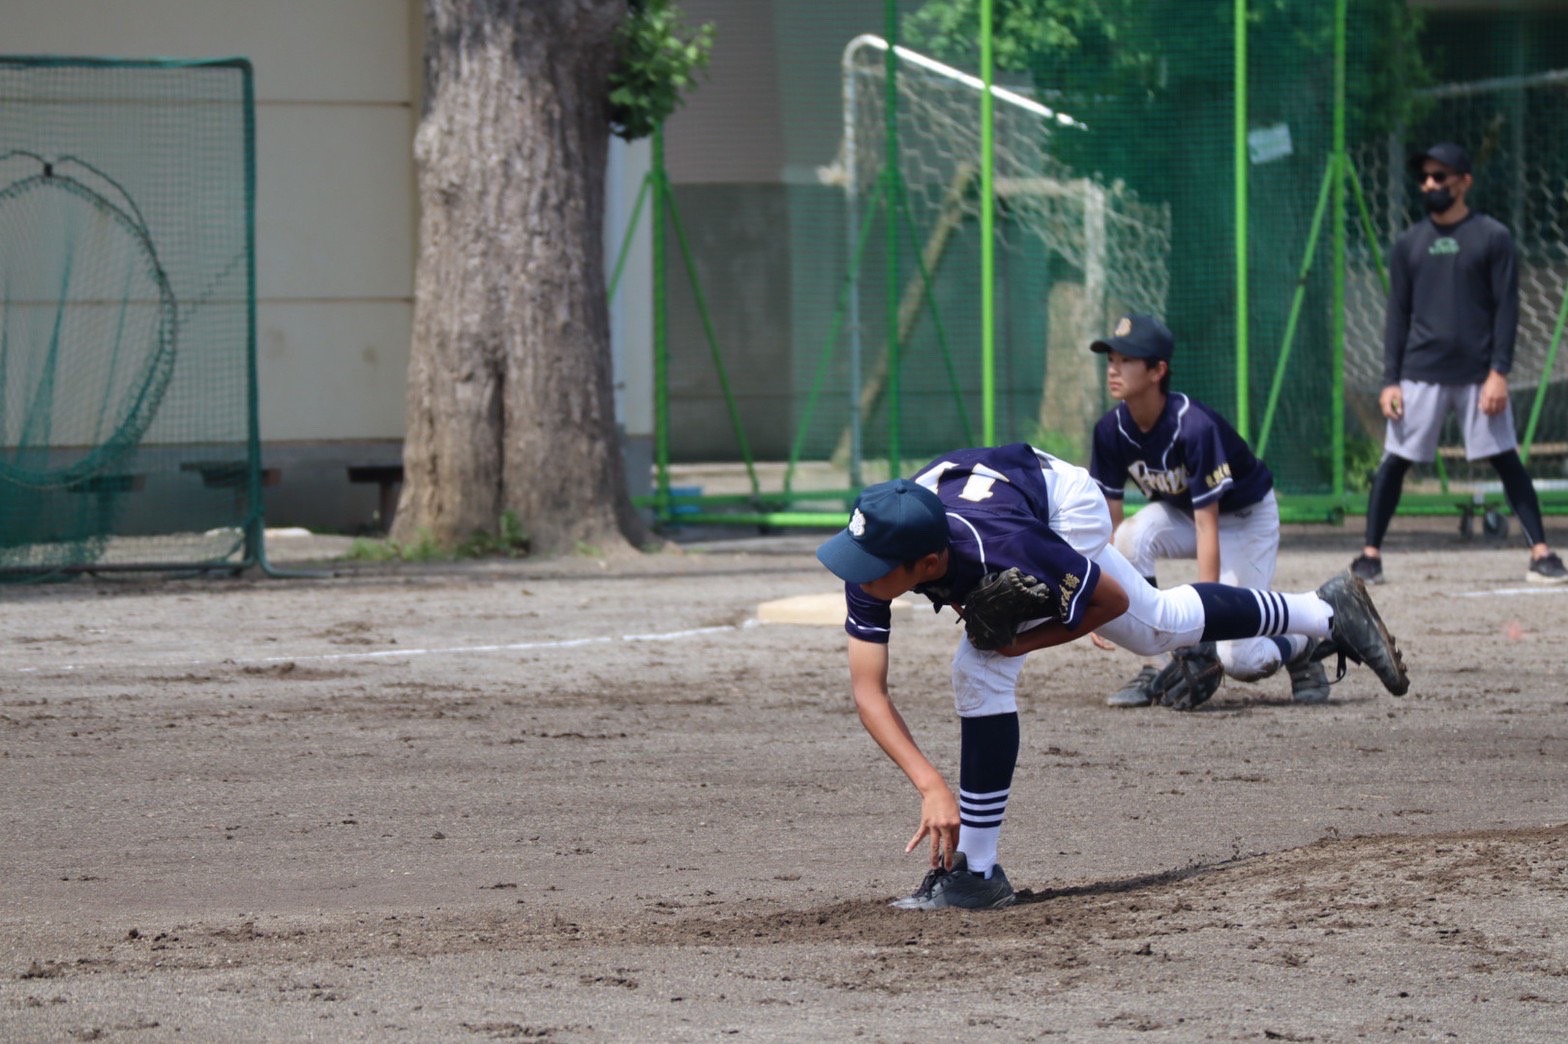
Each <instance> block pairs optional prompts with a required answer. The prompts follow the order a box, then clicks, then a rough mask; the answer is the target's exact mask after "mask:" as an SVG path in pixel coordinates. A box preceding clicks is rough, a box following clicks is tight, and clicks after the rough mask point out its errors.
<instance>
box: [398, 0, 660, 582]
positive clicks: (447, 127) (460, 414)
mask: <svg viewBox="0 0 1568 1044" xmlns="http://www.w3.org/2000/svg"><path fill="white" fill-rule="evenodd" d="M626 10H627V4H626V0H425V24H426V41H425V72H426V88H425V91H426V93H425V112H424V116H423V119H422V121H421V123H420V126H419V131H418V134H417V135H416V138H415V145H414V151H415V158H416V161H417V165H418V172H419V199H420V205H421V207H422V213H421V218H420V234H419V263H418V270H417V274H416V278H415V290H414V332H413V345H412V357H411V360H410V363H409V382H408V437H407V442H406V443H405V445H404V450H403V463H404V476H405V478H404V484H403V492H402V499H401V501H400V503H399V505H398V510H397V516H396V519H397V521H396V524H395V527H394V530H393V534H392V536H393V538H394V539H395V540H398V541H402V542H407V541H410V540H412V539H414V538H415V537H416V536H417V535H418V534H419V533H421V532H422V531H424V532H428V533H429V534H430V535H431V536H433V537H434V538H435V539H436V540H437V541H439V542H441V543H443V544H447V545H450V544H452V543H455V542H457V541H459V540H462V539H464V538H466V537H468V536H469V535H471V534H473V533H474V532H476V531H484V532H489V533H494V532H496V531H497V527H498V523H499V520H500V517H501V515H502V513H503V512H505V511H512V512H515V513H516V515H517V518H518V520H519V521H520V522H521V523H522V526H523V528H524V529H525V530H526V531H527V532H528V534H529V535H530V537H531V538H532V541H533V546H534V549H535V550H536V551H540V552H544V553H553V552H559V551H569V550H571V549H573V548H575V547H577V546H579V545H580V544H590V545H594V546H597V547H603V548H609V547H614V546H624V541H626V540H630V541H632V542H634V543H639V544H640V543H641V542H642V540H643V539H644V538H645V532H644V530H643V527H642V524H641V522H640V520H639V519H638V517H637V514H636V512H635V510H634V509H633V507H632V505H631V501H630V498H629V496H628V494H627V491H626V482H625V479H624V476H623V473H622V465H621V458H620V449H619V445H618V440H617V436H616V428H615V407H614V398H613V394H612V389H611V361H610V333H609V319H608V315H607V311H606V302H605V282H604V262H603V245H602V243H603V238H602V228H603V222H604V168H605V160H606V157H607V154H608V148H609V135H610V129H609V117H608V112H609V109H608V103H607V95H608V92H609V87H608V81H609V73H610V69H611V64H612V60H613V36H614V32H615V29H616V27H617V26H618V25H619V23H620V20H621V19H622V18H623V17H624V16H625V14H626Z"/></svg>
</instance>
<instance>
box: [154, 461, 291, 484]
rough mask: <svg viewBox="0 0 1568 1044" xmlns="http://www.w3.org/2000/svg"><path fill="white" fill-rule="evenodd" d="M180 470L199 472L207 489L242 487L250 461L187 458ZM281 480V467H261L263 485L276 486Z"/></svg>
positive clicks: (246, 479)
mask: <svg viewBox="0 0 1568 1044" xmlns="http://www.w3.org/2000/svg"><path fill="white" fill-rule="evenodd" d="M180 470H181V471H194V472H197V473H199V474H200V475H201V484H202V485H203V486H206V487H207V488H208V489H244V488H245V486H246V485H247V484H248V483H249V482H250V463H249V462H248V461H243V460H188V461H186V462H185V463H184V464H181V465H180ZM281 481H283V470H282V469H281V468H262V469H261V484H262V485H263V486H276V485H277V484H278V483H279V482H281Z"/></svg>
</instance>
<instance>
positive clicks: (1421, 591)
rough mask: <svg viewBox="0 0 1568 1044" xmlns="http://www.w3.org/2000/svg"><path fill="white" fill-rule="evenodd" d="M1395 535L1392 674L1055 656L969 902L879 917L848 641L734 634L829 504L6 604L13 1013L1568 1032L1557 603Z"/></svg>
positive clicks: (404, 1031) (872, 758) (1567, 763)
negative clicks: (647, 549) (472, 555)
mask: <svg viewBox="0 0 1568 1044" xmlns="http://www.w3.org/2000/svg"><path fill="white" fill-rule="evenodd" d="M1395 528H1396V532H1395V533H1394V535H1393V536H1392V537H1391V538H1390V540H1389V542H1388V546H1387V553H1388V558H1387V569H1388V575H1389V578H1390V582H1389V583H1388V584H1386V585H1384V586H1381V587H1378V588H1375V589H1374V597H1375V598H1376V600H1377V602H1378V605H1379V607H1380V609H1381V610H1382V612H1383V615H1384V617H1385V619H1386V620H1387V622H1388V624H1389V626H1390V628H1391V629H1392V630H1393V631H1394V633H1395V634H1396V635H1397V636H1398V637H1399V640H1400V645H1401V647H1402V648H1403V649H1404V650H1405V656H1406V661H1407V663H1408V664H1409V665H1410V673H1411V678H1412V685H1411V692H1410V695H1409V696H1407V697H1404V698H1402V699H1397V698H1394V697H1391V696H1388V695H1387V694H1385V693H1383V692H1382V690H1381V688H1380V687H1379V685H1378V684H1377V682H1376V680H1375V679H1374V678H1373V677H1372V676H1371V674H1370V673H1369V672H1367V671H1365V670H1362V669H1357V668H1354V667H1353V668H1352V669H1351V673H1350V674H1349V676H1348V677H1347V678H1346V679H1345V681H1344V682H1342V683H1341V684H1339V685H1338V686H1336V687H1335V689H1334V696H1333V699H1332V700H1331V701H1330V702H1329V703H1327V704H1324V705H1318V706H1298V705H1294V704H1292V703H1291V702H1290V700H1289V684H1288V682H1287V680H1286V679H1285V678H1284V677H1283V676H1280V677H1276V678H1273V679H1269V680H1266V681H1264V682H1261V683H1258V684H1256V685H1242V684H1238V683H1235V682H1233V681H1227V682H1226V683H1225V685H1224V686H1223V687H1222V688H1221V689H1220V692H1219V694H1218V695H1217V696H1216V697H1215V699H1214V700H1213V701H1211V702H1210V703H1209V704H1207V705H1205V706H1204V707H1203V708H1201V709H1200V710H1199V711H1196V712H1193V713H1187V714H1181V713H1176V712H1172V711H1166V710H1159V709H1147V710H1131V711H1114V710H1110V709H1108V708H1106V707H1105V706H1104V705H1103V699H1104V696H1105V694H1106V693H1107V692H1109V691H1111V690H1112V689H1114V688H1116V687H1117V685H1119V683H1120V682H1121V681H1122V680H1124V679H1125V677H1127V676H1128V675H1130V674H1131V673H1133V672H1134V671H1135V670H1136V661H1135V660H1134V658H1133V657H1131V656H1130V655H1128V654H1124V653H1105V652H1101V651H1098V650H1096V649H1094V648H1093V647H1092V646H1090V645H1089V644H1088V643H1087V642H1081V643H1077V644H1075V645H1073V646H1070V647H1067V648H1063V649H1058V650H1054V651H1047V652H1044V653H1041V654H1036V655H1035V656H1034V657H1032V658H1031V662H1030V664H1029V666H1028V667H1026V669H1025V672H1024V682H1023V685H1022V695H1023V698H1022V701H1021V702H1022V708H1021V715H1022V723H1023V752H1022V755H1021V757H1020V764H1019V770H1018V774H1017V777H1016V778H1015V780H1014V789H1013V799H1012V803H1011V805H1010V807H1009V810H1008V824H1007V828H1006V830H1005V832H1004V836H1003V847H1002V858H1003V862H1004V864H1005V865H1006V867H1007V871H1008V874H1009V876H1010V877H1011V878H1012V880H1013V882H1014V884H1015V885H1017V886H1019V887H1020V889H1022V890H1023V891H1022V896H1021V901H1020V903H1019V905H1017V906H1016V907H1014V908H1012V909H1010V910H1005V911H999V912H994V913H986V914H977V913H965V912H956V911H949V912H940V913H935V914H918V913H904V912H899V911H894V910H890V909H888V908H887V906H886V903H887V901H888V900H889V899H890V898H892V897H894V896H896V895H900V894H904V893H907V892H908V891H909V890H910V888H912V887H913V886H914V885H915V883H916V882H917V881H918V880H919V878H920V876H921V872H922V870H923V866H922V859H923V855H922V854H920V853H917V854H915V855H909V856H906V855H904V854H903V848H904V844H905V842H906V841H907V840H908V839H909V837H910V835H911V834H912V832H913V831H914V828H915V826H916V822H917V819H918V810H919V805H918V801H917V799H916V795H915V793H914V791H913V790H912V789H911V788H910V786H909V785H908V783H907V782H906V781H905V780H904V778H903V776H902V775H901V774H900V773H899V772H898V770H897V769H896V768H895V767H894V766H893V765H892V764H891V763H890V762H889V761H887V760H886V758H885V757H884V756H883V755H882V754H881V753H880V752H879V751H878V750H876V748H875V747H874V745H873V744H872V743H871V741H870V739H869V738H868V737H867V736H866V735H865V733H864V732H863V731H862V729H861V728H860V726H859V724H858V722H857V720H856V718H855V714H854V710H853V706H852V704H851V701H850V699H849V696H848V687H847V682H846V672H845V666H844V637H843V633H842V631H841V630H840V629H838V628H837V627H833V626H825V627H824V626H806V625H795V624H763V625H759V624H756V623H755V622H754V617H755V612H756V607H757V605H758V604H759V603H761V602H763V601H767V600H770V599H775V598H782V597H789V596H796V595H810V594H817V593H822V592H829V591H832V590H833V589H834V586H835V584H834V582H833V581H832V580H831V578H830V577H829V576H828V575H827V574H826V573H825V572H824V571H823V570H822V569H821V568H820V567H819V566H818V565H817V564H816V562H815V561H814V559H813V558H812V555H811V549H812V548H813V547H814V546H815V543H816V541H817V539H819V538H818V537H812V536H805V535H801V536H790V537H786V538H771V539H767V540H732V541H726V542H709V543H705V544H689V545H686V546H683V547H681V548H680V549H679V550H672V551H667V552H665V553H660V554H653V555H644V556H634V557H628V558H624V559H616V560H613V561H599V560H595V559H592V558H572V559H560V560H552V561H521V562H482V563H468V564H463V565H451V566H408V565H404V566H365V565H343V564H338V565H337V566H336V567H335V568H337V569H338V570H339V575H337V576H335V577H333V578H330V579H314V580H275V579H261V578H244V579H238V580H234V579H205V580H189V579H185V580H176V579H154V580H140V581H131V580H120V581H109V580H80V581H74V582H71V583H67V584H59V585H52V586H45V587H36V588H11V589H6V590H4V591H0V626H3V629H4V636H5V648H6V651H7V656H6V663H5V665H4V667H3V668H0V813H3V814H0V881H3V884H0V1039H5V1040H72V1039H76V1040H95V1039H103V1040H149V1041H151V1040H185V1041H192V1040H278V1039H294V1040H299V1039H316V1040H367V1041H368V1040H420V1041H429V1040H442V1041H468V1040H487V1039H498V1040H505V1039H527V1038H547V1039H551V1040H562V1041H575V1040H630V1039H653V1040H697V1039H710V1038H714V1037H720V1036H727V1035H732V1036H736V1037H739V1038H741V1039H749V1040H796V1039H809V1038H825V1037H828V1036H833V1037H858V1038H862V1039H867V1040H890V1041H892V1040H899V1041H902V1040H917V1039H918V1040H934V1039H940V1040H945V1039H960V1038H962V1039H965V1040H985V1039H995V1040H1029V1039H1037V1038H1044V1037H1059V1038H1064V1039H1074V1040H1117V1039H1131V1038H1137V1039H1140V1040H1200V1039H1207V1040H1287V1041H1334V1040H1346V1039H1374V1040H1375V1039H1419V1040H1438V1039H1458V1040H1467V1041H1476V1040H1488V1041H1534V1040H1539V1041H1551V1040H1559V1039H1561V1038H1562V1033H1563V1030H1562V1027H1563V1025H1564V1024H1565V1022H1568V928H1565V926H1568V826H1565V825H1564V823H1565V821H1568V684H1565V680H1568V666H1565V658H1564V654H1563V648H1564V635H1565V633H1568V588H1555V589H1554V588H1544V587H1536V586H1534V585H1527V584H1525V583H1524V582H1523V573H1524V566H1525V558H1526V553H1525V552H1524V551H1523V550H1522V549H1520V548H1518V547H1514V546H1510V547H1507V548H1498V547H1495V546H1491V545H1487V544H1484V543H1481V542H1475V543H1461V542H1460V541H1459V540H1458V537H1457V534H1456V532H1455V528H1454V526H1453V525H1452V524H1450V523H1449V522H1448V521H1447V520H1432V521H1430V522H1427V523H1421V522H1419V521H1418V522H1406V521H1404V520H1401V521H1400V523H1399V524H1398V525H1396V527H1395ZM1357 538H1358V532H1357V529H1356V528H1355V526H1354V525H1350V526H1346V527H1345V528H1343V529H1338V528H1334V529H1330V528H1320V529H1314V528H1295V527H1291V528H1289V529H1288V531H1287V534H1286V537H1285V543H1284V549H1283V551H1282V553H1281V560H1280V575H1279V577H1278V578H1277V580H1276V587H1279V588H1280V589H1283V590H1307V589H1310V588H1312V587H1315V586H1317V584H1318V583H1320V582H1321V581H1322V580H1324V579H1325V578H1327V577H1328V576H1329V575H1331V574H1332V573H1333V572H1336V571H1338V570H1339V569H1341V568H1343V567H1344V565H1345V564H1346V562H1348V560H1349V559H1350V557H1352V555H1353V554H1354V552H1355V550H1356V547H1355V545H1356V543H1357ZM316 550H317V553H322V549H321V548H317V549H316ZM1182 578H1183V574H1181V573H1180V571H1179V569H1177V568H1173V570H1172V572H1171V575H1170V576H1169V577H1168V578H1163V577H1162V579H1169V580H1171V581H1177V580H1180V579H1182ZM955 640H956V630H955V628H954V625H953V617H952V615H951V614H950V613H944V614H942V615H933V614H931V613H929V612H927V611H924V610H918V609H917V610H916V611H914V612H911V613H907V614H902V615H900V616H899V618H898V622H897V624H896V625H895V636H894V651H893V671H892V679H891V680H892V686H893V692H894V696H895V699H896V700H897V701H898V704H899V706H900V708H901V710H902V711H903V713H904V715H905V717H906V718H907V719H908V720H909V723H910V725H911V727H912V729H913V730H914V732H915V735H916V737H917V738H918V739H919V740H920V742H921V744H922V746H923V747H924V749H926V751H927V752H928V753H929V754H930V755H931V756H932V758H933V760H934V761H936V762H937V763H938V765H939V766H941V767H943V769H944V771H947V772H948V773H949V778H950V779H952V780H954V782H956V779H955V776H956V759H957V726H956V719H955V718H954V716H953V712H952V704H951V696H950V694H949V688H948V669H947V661H948V657H949V655H950V653H951V650H952V645H953V642H954V641H955Z"/></svg>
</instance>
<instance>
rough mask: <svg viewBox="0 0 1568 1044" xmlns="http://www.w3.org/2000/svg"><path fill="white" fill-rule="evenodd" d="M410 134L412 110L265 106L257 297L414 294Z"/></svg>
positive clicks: (261, 113)
mask: <svg viewBox="0 0 1568 1044" xmlns="http://www.w3.org/2000/svg"><path fill="white" fill-rule="evenodd" d="M412 142H413V125H412V123H411V122H410V116H409V112H408V110H407V109H404V108H394V107H386V108H379V107H378V108H364V107H356V106H350V107H341V106H332V107H318V106H297V105H284V106H261V107H260V108H259V109H258V111H257V113H256V156H257V159H256V254H257V258H256V267H257V282H256V293H257V296H258V297H260V298H261V299H262V300H267V299H269V298H277V297H283V298H299V297H311V298H346V297H374V298H387V297H395V298H407V297H409V296H410V295H412V293H413V286H414V237H415V235H416V229H415V228H414V199H415V192H414V170H413V161H412V159H411V150H412V148H413V144H412Z"/></svg>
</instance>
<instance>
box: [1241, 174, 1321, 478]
mask: <svg viewBox="0 0 1568 1044" xmlns="http://www.w3.org/2000/svg"><path fill="white" fill-rule="evenodd" d="M1333 178H1334V157H1332V156H1330V157H1329V160H1328V163H1327V164H1325V165H1324V167H1323V184H1322V185H1321V186H1320V187H1319V188H1318V203H1317V206H1316V207H1314V208H1313V210H1312V226H1311V228H1310V229H1309V231H1308V232H1307V249H1306V250H1305V251H1303V252H1302V256H1301V271H1300V272H1298V273H1297V274H1296V292H1295V294H1294V295H1293V296H1292V297H1291V300H1290V317H1289V318H1288V319H1286V320H1285V339H1284V341H1283V342H1282V343H1281V344H1280V349H1279V361H1278V362H1277V363H1275V364H1274V383H1273V384H1271V385H1270V386H1269V401H1268V405H1267V406H1266V407H1264V410H1263V425H1262V427H1261V428H1259V429H1258V443H1257V449H1255V450H1254V451H1253V452H1254V453H1256V454H1257V455H1258V456H1259V457H1262V456H1263V455H1264V453H1265V452H1266V451H1267V450H1268V448H1269V434H1270V432H1272V431H1273V429H1274V408H1275V406H1276V405H1278V403H1279V393H1280V390H1281V389H1282V388H1283V387H1284V385H1285V367H1286V365H1287V364H1288V363H1289V362H1290V350H1291V348H1292V347H1294V346H1295V342H1296V324H1297V322H1298V321H1299V320H1300V319H1301V306H1302V305H1303V304H1304V303H1305V302H1306V298H1307V275H1308V274H1309V273H1310V272H1311V271H1312V260H1313V257H1314V256H1315V255H1316V254H1317V249H1318V234H1319V233H1320V232H1322V231H1323V212H1324V211H1325V210H1327V209H1328V197H1329V187H1330V185H1331V184H1332V183H1333Z"/></svg>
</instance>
